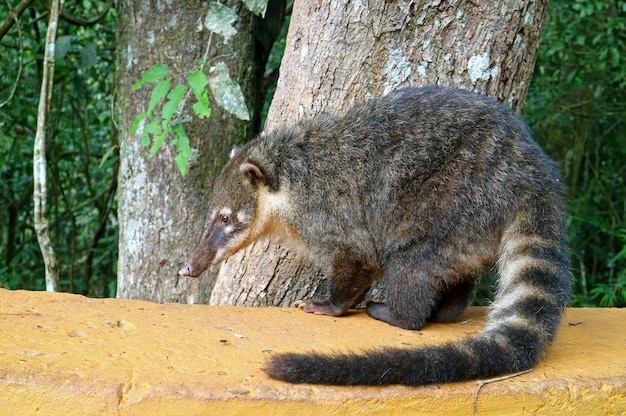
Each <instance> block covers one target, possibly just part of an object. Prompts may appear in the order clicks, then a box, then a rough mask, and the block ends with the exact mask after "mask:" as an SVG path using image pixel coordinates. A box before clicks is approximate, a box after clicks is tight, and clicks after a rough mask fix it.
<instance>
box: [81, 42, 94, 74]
mask: <svg viewBox="0 0 626 416" xmlns="http://www.w3.org/2000/svg"><path fill="white" fill-rule="evenodd" d="M80 57H81V60H82V64H83V68H85V69H89V68H91V67H92V66H93V64H95V63H96V61H97V60H98V55H97V52H96V45H94V44H93V43H90V44H89V45H87V46H85V47H84V48H82V49H81V50H80Z"/></svg>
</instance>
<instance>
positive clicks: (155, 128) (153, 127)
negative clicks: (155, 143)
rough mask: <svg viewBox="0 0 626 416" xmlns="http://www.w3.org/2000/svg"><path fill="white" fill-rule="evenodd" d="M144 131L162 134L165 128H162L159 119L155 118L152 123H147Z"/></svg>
mask: <svg viewBox="0 0 626 416" xmlns="http://www.w3.org/2000/svg"><path fill="white" fill-rule="evenodd" d="M143 131H145V132H146V133H150V134H161V133H162V132H163V129H162V128H161V125H160V123H159V120H158V119H156V118H155V119H154V120H152V121H151V122H150V123H148V124H146V126H145V127H144V128H143Z"/></svg>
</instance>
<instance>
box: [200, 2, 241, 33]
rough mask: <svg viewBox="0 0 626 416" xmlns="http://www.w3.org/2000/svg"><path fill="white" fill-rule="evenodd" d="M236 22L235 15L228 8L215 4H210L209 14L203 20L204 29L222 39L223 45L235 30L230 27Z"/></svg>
mask: <svg viewBox="0 0 626 416" xmlns="http://www.w3.org/2000/svg"><path fill="white" fill-rule="evenodd" d="M236 21H237V13H236V12H235V11H234V10H232V9H231V8H229V7H226V6H224V5H223V4H220V3H217V2H211V4H210V5H209V12H208V13H207V15H206V18H205V19H204V27H206V28H207V29H209V30H210V31H211V32H214V33H217V34H218V35H222V36H223V37H224V43H228V39H230V38H231V37H232V36H233V35H234V34H236V33H237V30H236V29H235V28H234V27H233V26H232V24H233V23H235V22H236Z"/></svg>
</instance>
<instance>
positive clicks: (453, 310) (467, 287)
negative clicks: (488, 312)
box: [428, 274, 479, 322]
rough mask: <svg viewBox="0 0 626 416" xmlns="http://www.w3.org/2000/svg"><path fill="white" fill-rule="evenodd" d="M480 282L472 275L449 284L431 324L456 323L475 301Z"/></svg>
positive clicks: (431, 317) (438, 303)
mask: <svg viewBox="0 0 626 416" xmlns="http://www.w3.org/2000/svg"><path fill="white" fill-rule="evenodd" d="M478 281H479V277H478V276H476V275H474V274H472V275H467V276H463V277H461V278H459V279H458V280H456V281H455V282H453V283H449V284H447V285H446V286H447V287H446V289H445V291H444V292H442V293H441V295H440V297H439V300H438V302H437V306H435V309H434V310H433V312H432V315H431V316H430V318H428V320H429V321H431V322H454V321H455V320H456V319H457V318H458V317H459V316H460V315H461V314H462V313H463V311H464V310H465V309H466V308H467V307H468V306H469V305H470V303H471V302H472V300H473V299H474V294H475V293H476V286H477V285H478Z"/></svg>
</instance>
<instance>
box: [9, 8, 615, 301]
mask: <svg viewBox="0 0 626 416" xmlns="http://www.w3.org/2000/svg"><path fill="white" fill-rule="evenodd" d="M9 3H12V6H15V5H16V3H17V2H16V1H13V2H9ZM9 3H7V2H2V3H0V16H7V15H8V13H7V12H8V8H7V7H8V6H7V4H9ZM110 4H111V3H110V2H107V4H104V2H92V1H87V0H84V1H72V0H66V2H65V7H64V11H65V17H64V19H63V21H62V23H61V25H60V27H59V34H58V36H59V38H58V42H57V59H56V69H55V88H54V92H53V96H52V100H53V102H52V106H51V113H50V121H49V124H48V131H47V132H48V146H47V155H48V172H49V185H48V190H49V197H48V204H49V209H48V219H49V222H50V224H51V236H52V239H53V244H54V247H55V250H56V254H57V257H58V260H59V266H60V270H59V271H60V276H61V287H62V290H64V291H69V292H75V293H83V294H87V295H89V296H97V297H108V296H114V294H115V276H116V262H117V241H118V238H117V236H118V229H117V222H116V213H117V211H116V210H117V206H116V200H115V191H116V184H117V177H116V173H117V164H118V151H117V132H116V129H115V125H114V122H113V120H112V117H111V114H112V106H113V104H112V97H113V94H114V86H115V82H114V71H115V59H116V55H115V24H116V17H115V10H114V8H113V7H110ZM107 6H109V7H108V8H106V7H107ZM3 19H4V18H3ZM46 22H47V9H46V8H45V6H43V5H42V4H41V3H39V2H35V3H33V4H32V5H31V6H30V7H29V8H28V9H27V10H26V11H25V12H24V13H23V14H22V15H21V16H20V19H19V24H18V25H13V27H12V28H11V30H10V31H9V32H8V33H7V34H6V35H4V36H3V37H2V39H0V54H1V56H2V60H0V105H1V106H0V212H1V215H0V254H1V258H0V286H2V287H5V288H10V289H20V288H24V289H35V290H42V289H44V287H45V285H44V269H43V262H42V260H41V256H40V252H39V247H38V245H37V238H36V236H35V232H34V230H33V223H32V216H33V206H32V145H33V140H34V131H35V124H36V108H37V100H38V97H39V87H40V74H41V65H42V60H43V50H42V49H43V47H44V38H45V32H46ZM0 23H3V22H0ZM18 29H19V30H18ZM285 34H286V31H285V30H283V33H282V39H279V40H278V41H277V44H276V45H275V47H274V48H273V50H272V54H273V55H272V56H273V58H270V63H269V64H268V70H267V73H266V75H267V76H268V79H273V80H274V82H275V78H276V75H277V71H276V68H277V67H278V64H279V62H280V57H281V56H282V49H283V48H284V36H285ZM625 42H626V1H608V0H607V1H593V0H574V1H571V0H570V1H564V0H553V1H551V2H550V3H549V6H548V15H547V18H546V22H545V24H544V28H543V34H542V41H541V45H540V49H539V54H538V59H537V64H536V69H535V75H534V78H533V81H532V84H531V86H530V89H529V92H528V96H527V104H526V107H525V108H524V111H523V117H524V118H525V119H526V121H527V122H528V123H529V124H530V126H531V127H532V129H533V131H534V133H535V136H536V137H537V139H538V140H539V141H540V143H541V144H542V145H543V146H544V147H545V148H546V150H547V151H548V153H549V154H550V155H552V156H553V157H554V158H555V159H556V160H558V162H559V163H560V164H561V166H562V167H563V171H564V174H565V177H566V182H567V186H568V190H569V197H570V214H569V221H570V228H569V230H570V236H571V248H572V264H573V268H574V275H575V277H576V282H575V292H576V294H575V297H574V301H573V302H574V305H576V306H624V305H626V186H625V184H624V180H625V176H626V167H625V166H626V128H625V127H626V126H625V123H626V100H625V98H626V94H625V91H626V62H624V61H625V60H626V45H625ZM622 57H623V58H622ZM16 82H17V84H16ZM14 85H15V87H16V91H15V94H14V96H13V97H12V99H9V98H10V96H11V91H12V89H13V87H14ZM270 90H271V88H270ZM270 95H271V94H270ZM5 101H6V102H5ZM268 102H269V101H268ZM3 103H4V104H3ZM267 104H268V103H266V108H267ZM483 289H484V288H483ZM486 291H488V289H487V290H486ZM482 293H483V292H481V294H482ZM483 301H484V299H483Z"/></svg>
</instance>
